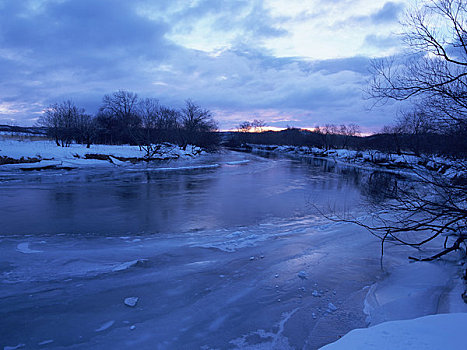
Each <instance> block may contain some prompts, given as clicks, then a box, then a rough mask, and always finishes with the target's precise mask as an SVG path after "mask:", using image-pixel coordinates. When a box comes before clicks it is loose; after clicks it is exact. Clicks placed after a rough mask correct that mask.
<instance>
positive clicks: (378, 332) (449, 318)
mask: <svg viewBox="0 0 467 350" xmlns="http://www.w3.org/2000/svg"><path fill="white" fill-rule="evenodd" d="M466 325H467V313H452V314H439V315H430V316H424V317H420V318H416V319H412V320H406V321H391V322H386V323H382V324H380V325H378V326H375V327H371V328H367V329H355V330H353V331H350V332H349V333H348V334H346V335H345V336H344V337H342V338H341V339H340V340H339V341H337V342H335V343H332V344H329V345H327V346H324V347H323V348H322V349H323V350H349V349H365V350H393V349H398V350H447V349H450V350H462V349H465V348H466V347H467V344H466V341H465V336H464V335H465V333H464V332H465V329H466Z"/></svg>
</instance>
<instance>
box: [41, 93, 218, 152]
mask: <svg viewBox="0 0 467 350" xmlns="http://www.w3.org/2000/svg"><path fill="white" fill-rule="evenodd" d="M38 125H39V126H41V127H45V128H46V130H47V135H48V136H49V137H50V138H53V139H54V140H55V142H56V143H57V145H58V146H62V147H66V146H69V145H70V144H71V143H72V142H77V143H81V144H86V145H87V146H88V147H89V146H90V145H91V144H92V143H101V144H132V145H138V146H140V147H141V148H142V149H144V150H145V151H146V153H147V156H152V155H153V154H154V152H156V151H157V144H160V143H162V142H170V143H174V144H178V145H180V146H181V147H186V145H188V144H192V145H197V146H200V147H204V148H208V149H209V148H215V147H216V146H217V145H218V143H219V138H218V133H217V132H216V131H217V129H218V127H217V123H216V121H215V120H214V119H213V116H212V114H211V112H210V111H209V110H207V109H204V108H202V107H200V106H199V105H197V104H196V103H194V102H193V101H191V100H186V101H185V106H184V107H183V108H181V109H176V108H172V107H167V106H162V105H160V104H159V101H158V100H157V99H155V98H145V99H142V98H139V97H138V95H137V94H136V93H133V92H129V91H124V90H119V91H117V92H114V93H112V94H109V95H105V96H104V98H103V99H102V104H101V106H100V108H99V111H98V113H97V114H96V115H95V116H91V115H89V114H87V113H86V112H85V110H84V109H82V108H79V107H77V106H76V105H75V104H74V103H73V102H72V101H64V102H62V103H56V104H54V105H51V106H49V108H47V110H46V111H45V113H44V114H43V115H42V116H41V118H40V119H39V120H38Z"/></svg>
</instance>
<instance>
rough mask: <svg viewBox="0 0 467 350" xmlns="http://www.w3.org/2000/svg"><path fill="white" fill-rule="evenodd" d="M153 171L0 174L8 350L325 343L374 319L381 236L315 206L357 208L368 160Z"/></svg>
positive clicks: (203, 163)
mask: <svg viewBox="0 0 467 350" xmlns="http://www.w3.org/2000/svg"><path fill="white" fill-rule="evenodd" d="M158 166H159V167H161V166H162V167H164V170H161V169H157V168H154V167H153V166H151V165H149V166H148V167H147V168H144V169H142V168H141V167H124V168H115V169H88V170H79V171H78V170H72V171H68V172H66V171H63V172H60V171H48V172H43V173H38V172H33V173H24V174H20V173H15V172H13V171H11V172H0V198H1V200H0V222H1V226H0V283H1V288H0V349H1V348H2V347H3V349H5V350H6V349H16V348H18V349H20V348H24V349H36V348H44V349H303V348H304V349H315V348H318V347H320V346H322V345H324V344H327V343H329V342H332V341H334V340H336V339H338V338H339V337H340V336H342V335H344V334H345V333H346V332H348V331H349V330H350V329H353V328H356V327H364V326H365V315H364V314H363V311H362V307H363V299H364V297H365V295H366V293H367V291H368V286H369V285H371V284H372V283H374V282H375V281H376V280H378V278H380V276H381V274H382V273H381V271H380V268H379V249H378V245H379V243H378V242H377V241H375V240H374V239H373V238H372V237H371V236H370V235H369V234H368V233H367V232H365V231H363V230H361V229H359V228H356V227H353V226H350V225H346V224H345V225H344V224H330V223H329V222H327V221H326V220H325V219H323V218H322V217H321V216H320V215H318V214H316V212H315V211H314V210H313V204H315V205H318V206H319V207H321V208H322V209H323V210H338V211H340V210H347V211H348V210H350V211H355V215H358V212H357V210H356V209H355V208H357V207H358V204H359V203H360V200H361V194H360V192H361V190H360V187H359V186H360V185H359V182H360V178H361V174H360V173H359V172H358V170H356V169H353V168H346V167H336V166H334V165H332V164H330V163H327V162H326V161H321V160H311V161H310V160H308V161H304V160H293V159H283V158H277V159H270V158H264V157H260V156H257V155H252V154H243V153H224V154H218V155H212V156H206V157H204V158H200V159H198V160H194V161H192V162H190V163H189V164H178V163H177V162H172V163H168V164H162V165H160V164H159V165H158ZM182 166H183V167H182ZM177 168H178V169H177ZM131 297H135V298H133V299H126V298H131ZM136 298H137V299H136ZM125 299H126V301H127V304H131V305H132V306H129V305H126V304H125ZM132 302H133V303H132ZM134 302H136V304H135V305H134Z"/></svg>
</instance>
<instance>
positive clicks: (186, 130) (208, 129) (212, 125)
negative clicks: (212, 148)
mask: <svg viewBox="0 0 467 350" xmlns="http://www.w3.org/2000/svg"><path fill="white" fill-rule="evenodd" d="M180 121H181V128H182V135H183V136H182V138H183V142H182V145H183V146H184V147H186V145H187V144H189V143H191V144H198V145H204V144H206V143H207V144H209V143H211V140H210V136H212V132H214V131H217V123H216V122H215V120H214V118H213V117H212V114H211V112H210V111H209V110H207V109H203V108H201V107H200V106H199V105H197V104H196V103H194V102H193V101H191V100H186V101H185V107H184V108H183V109H182V111H181V115H180Z"/></svg>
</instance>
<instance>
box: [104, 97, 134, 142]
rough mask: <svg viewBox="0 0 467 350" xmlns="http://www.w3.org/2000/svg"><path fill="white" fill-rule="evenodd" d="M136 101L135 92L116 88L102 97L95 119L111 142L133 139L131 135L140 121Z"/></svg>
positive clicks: (130, 140)
mask: <svg viewBox="0 0 467 350" xmlns="http://www.w3.org/2000/svg"><path fill="white" fill-rule="evenodd" d="M138 101H139V100H138V95H137V94H136V93H133V92H129V91H126V90H118V91H116V92H114V93H112V94H110V95H105V96H104V98H103V99H102V105H101V107H100V109H99V114H98V118H97V121H98V123H99V124H100V126H101V128H103V129H106V130H105V132H107V133H110V140H112V141H111V142H112V143H113V142H116V143H129V142H132V141H133V136H132V135H133V134H134V132H135V130H136V129H137V128H138V127H139V126H140V123H141V119H140V118H139V115H138Z"/></svg>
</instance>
